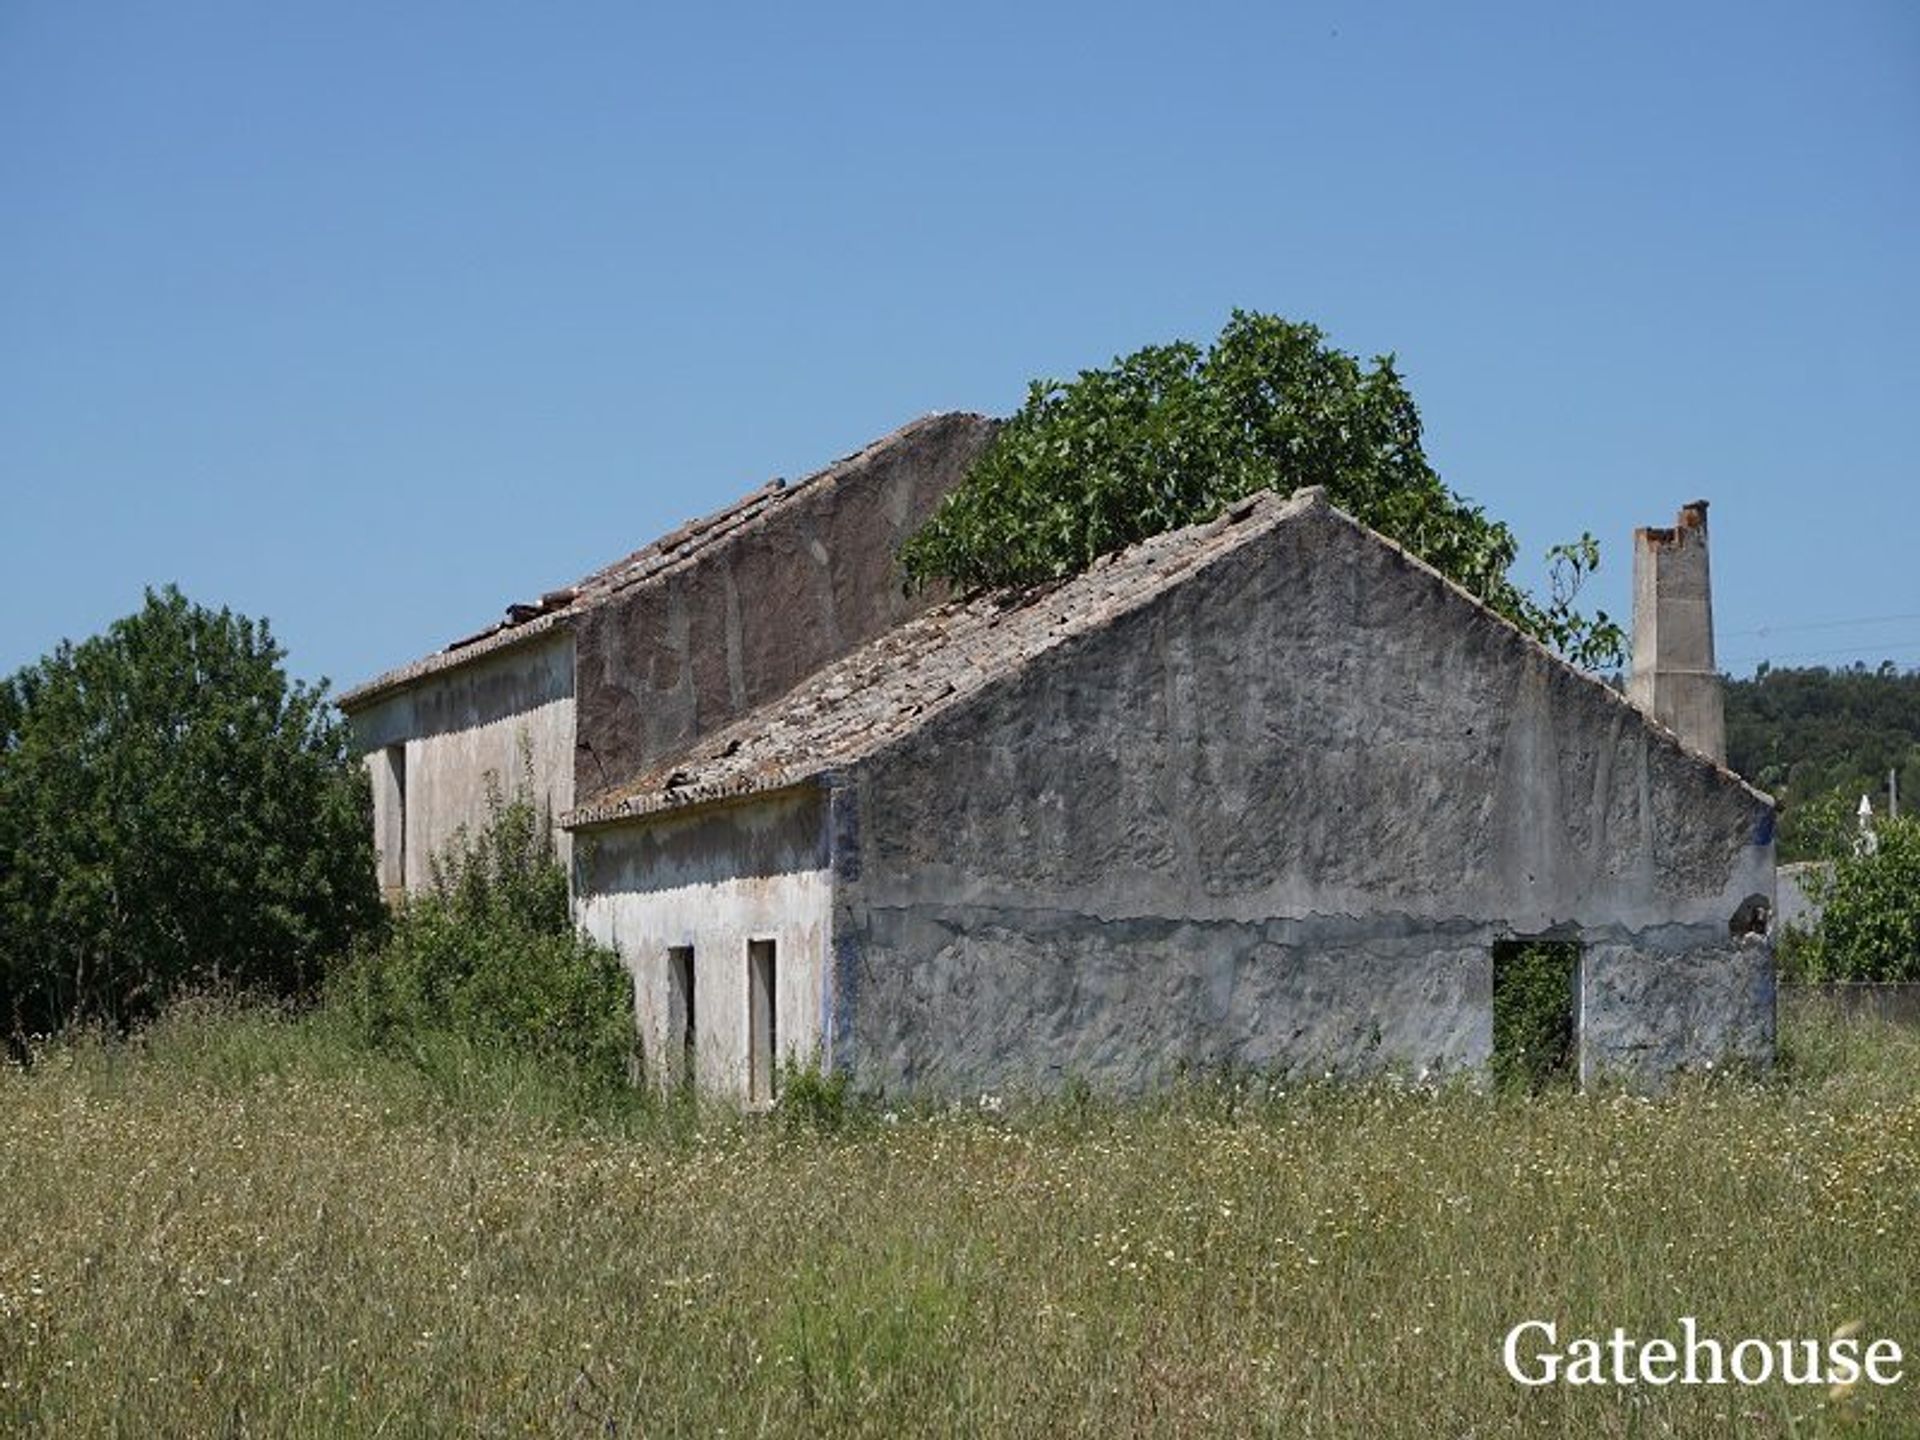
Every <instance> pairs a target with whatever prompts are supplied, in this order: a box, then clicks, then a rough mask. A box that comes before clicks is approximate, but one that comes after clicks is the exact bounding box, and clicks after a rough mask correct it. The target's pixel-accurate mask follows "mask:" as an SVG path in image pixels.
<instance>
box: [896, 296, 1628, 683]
mask: <svg viewBox="0 0 1920 1440" xmlns="http://www.w3.org/2000/svg"><path fill="white" fill-rule="evenodd" d="M1306 485H1324V486H1325V487H1326V488H1327V492H1328V495H1329V497H1330V498H1331V499H1332V500H1333V502H1334V503H1335V504H1336V505H1339V506H1340V507H1341V508H1343V509H1345V510H1347V511H1348V512H1349V513H1351V514H1352V515H1354V516H1355V517H1356V518H1357V519H1359V520H1361V521H1363V522H1364V523H1366V524H1368V525H1370V526H1372V527H1373V528H1374V529H1376V530H1378V531H1380V532H1381V533H1382V534H1384V535H1387V536H1389V537H1391V538H1392V539H1395V540H1397V541H1399V542H1400V543H1401V544H1403V545H1405V546H1406V547H1407V548H1408V549H1409V550H1411V551H1412V552H1413V553H1414V554H1416V555H1418V556H1420V557H1421V558H1422V559H1424V560H1426V561H1427V562H1428V563H1429V564H1431V565H1433V566H1434V567H1435V568H1436V569H1438V570H1439V571H1441V572H1442V573H1443V574H1445V575H1447V576H1448V577H1450V578H1451V579H1453V580H1454V581H1455V582H1457V583H1458V584H1460V585H1461V586H1462V587H1464V588H1465V589H1466V590H1468V591H1469V592H1470V593H1472V594H1473V595H1475V596H1477V597H1478V598H1479V599H1481V600H1483V601H1484V602H1486V603H1487V604H1488V605H1490V606H1492V607H1493V608H1494V609H1495V610H1497V611H1499V612H1500V613H1501V614H1503V615H1505V616H1507V618H1509V619H1510V620H1513V621H1514V622H1515V623H1516V624H1518V625H1520V626H1521V627H1522V628H1524V629H1526V630H1528V631H1530V632H1531V633H1533V634H1535V635H1537V636H1539V637H1540V638H1541V639H1543V640H1545V641H1547V642H1548V643H1550V644H1553V645H1555V646H1557V647H1559V648H1560V649H1561V650H1562V651H1563V652H1565V653H1566V654H1567V655H1568V656H1569V658H1571V659H1573V660H1575V661H1576V662H1577V663H1580V664H1585V665H1593V666H1600V665H1611V664H1617V663H1619V660H1620V657H1621V652H1622V649H1623V636H1622V634H1621V631H1620V629H1619V627H1618V626H1617V625H1615V624H1613V623H1612V622H1611V621H1610V620H1608V618H1607V617H1606V615H1604V614H1599V615H1596V616H1593V617H1591V618H1589V617H1587V616H1584V615H1582V614H1580V613H1579V612H1578V611H1576V610H1575V609H1574V608H1573V605H1572V601H1573V597H1574V595H1575V593H1576V592H1577V591H1578V589H1579V586H1580V582H1581V580H1582V579H1583V578H1584V577H1585V576H1586V575H1587V574H1588V573H1589V572H1590V571H1591V570H1592V569H1593V568H1594V567H1595V566H1596V565H1597V564H1598V563H1599V547H1598V546H1597V545H1596V544H1595V543H1594V540H1593V538H1592V536H1590V535H1583V536H1582V537H1581V538H1580V539H1579V540H1578V541H1576V542H1574V543H1573V544H1570V545H1562V546H1557V547H1555V549H1554V550H1553V551H1551V552H1550V556H1549V558H1550V560H1551V562H1552V570H1553V577H1554V583H1553V594H1552V595H1551V597H1550V598H1549V599H1548V600H1547V601H1545V602H1544V603H1543V602H1541V601H1538V600H1536V599H1535V598H1533V597H1532V596H1530V595H1528V594H1527V593H1526V592H1525V591H1524V590H1522V589H1521V588H1520V587H1519V586H1518V585H1516V584H1515V583H1514V582H1513V580H1512V578H1511V576H1510V573H1509V572H1510V570H1511V568H1512V565H1513V562H1514V558H1515V555H1516V553H1517V549H1518V547H1517V544H1516V542H1515V540H1514V537H1513V532H1512V531H1511V530H1509V529H1508V528H1507V527H1506V526H1505V525H1503V524H1501V523H1500V522H1499V521H1497V520H1491V519H1489V518H1488V517H1487V515H1486V513H1485V512H1484V511H1483V510H1481V509H1480V507H1478V506H1476V505H1474V504H1472V503H1470V502H1469V501H1467V500H1465V499H1463V498H1462V497H1461V496H1459V495H1457V494H1455V493H1454V492H1453V491H1452V490H1450V489H1448V488H1447V487H1446V486H1445V485H1444V484H1443V483H1441V480H1440V477H1439V476H1438V475H1437V474H1436V473H1435V472H1434V470H1433V467H1432V466H1431V465H1429V464H1428V463H1427V457H1426V453H1425V451H1424V450H1423V449H1422V447H1421V429H1420V413H1419V410H1418V409H1417V407H1416V406H1415V405H1414V403H1413V397H1412V396H1411V395H1410V394H1409V393H1408V391H1407V388H1406V386H1405V384H1404V383H1403V382H1402V381H1401V378H1400V375H1399V373H1398V372H1397V371H1396V370H1395V369H1394V363H1393V358H1392V357H1391V356H1381V357H1378V358H1376V359H1375V360H1374V362H1373V364H1372V366H1371V367H1367V366H1363V365H1362V364H1361V363H1360V362H1359V361H1358V360H1357V359H1355V358H1354V357H1353V356H1352V355H1349V354H1346V353H1345V352H1343V351H1341V350H1337V349H1335V348H1333V347H1332V346H1330V345H1328V344H1327V343H1326V340H1325V337H1324V336H1323V335H1322V333H1321V332H1320V331H1319V330H1318V329H1316V328H1315V327H1314V326H1312V325H1303V324H1295V323H1293V322H1290V321H1287V320H1283V319H1280V318H1279V317H1277V316H1273V315H1260V314H1252V313H1248V312H1245V311H1235V312H1234V314H1233V317H1232V319H1231V320H1229V321H1228V323H1227V325H1226V327H1225V328H1224V329H1223V330H1222V331H1221V332H1220V335H1219V338H1218V339H1216V340H1215V341H1214V343H1213V345H1212V346H1211V347H1210V348H1209V349H1207V350H1204V351H1203V350H1201V349H1200V348H1199V347H1198V346H1196V345H1193V344H1189V343H1187V342H1184V341H1182V342H1178V343H1175V344H1171V345H1155V346H1149V347H1147V348H1146V349H1144V350H1139V351H1136V352H1135V353H1134V354H1132V355H1128V356H1124V357H1122V358H1120V359H1117V360H1116V361H1115V362H1114V363H1113V364H1112V365H1111V366H1110V367H1108V368H1107V369H1104V370H1088V371H1085V372H1083V373H1082V374H1081V375H1080V376H1079V378H1078V379H1076V380H1072V381H1065V382H1063V381H1057V380H1036V381H1035V382H1033V384H1032V386H1031V387H1030V389H1029V392H1028V396H1027V402H1026V404H1025V405H1024V406H1022V407H1021V409H1020V412H1019V413H1018V414H1016V415H1015V416H1014V417H1013V418H1012V419H1010V420H1009V421H1008V422H1007V423H1006V424H1005V425H1004V426H1003V427H1002V428H1001V430H1000V433H999V435H998V436H997V437H996V439H995V441H994V443H993V445H992V446H991V447H990V448H989V450H988V451H987V453H986V454H985V455H983V456H982V457H981V458H980V460H979V461H978V462H977V463H976V464H975V465H974V467H973V469H972V471H971V472H970V473H969V474H968V476H967V478H966V480H965V482H964V483H962V484H961V485H960V486H959V487H958V488H956V489H955V490H954V491H953V492H952V493H951V494H950V495H949V496H948V497H947V498H946V500H945V501H944V502H943V503H942V504H941V506H940V508H939V509H938V510H937V511H936V512H935V513H934V515H933V516H932V518H931V519H930V520H929V521H928V522H927V524H926V525H924V526H923V527H922V528H921V529H920V531H919V532H918V533H917V534H915V535H914V536H913V537H912V539H911V540H909V541H908V543H907V545H906V547H905V549H904V551H903V552H902V556H901V558H902V562H903V564H904V566H905V569H906V573H907V578H908V581H909V583H911V584H915V585H922V584H925V583H926V582H928V581H931V580H935V579H944V580H946V581H948V582H950V583H952V584H954V585H955V586H957V587H958V588H960V589H961V590H963V591H967V590H974V589H979V588H982V587H988V586H995V587H997V586H1024V585H1032V584H1037V583H1041V582H1044V581H1048V580H1053V579H1057V578H1059V577H1061V576H1065V575H1070V574H1073V573H1075V572H1077V571H1079V570H1082V569H1084V568H1085V567H1086V566H1087V565H1089V564H1091V563H1092V562H1093V561H1094V560H1095V559H1097V558H1098V557H1099V556H1101V555H1104V554H1107V553H1109V552H1110V551H1113V550H1118V549H1120V548H1122V547H1124V546H1126V545H1130V544H1132V543H1134V542H1135V541H1137V540H1141V539H1144V538H1145V537H1147V536H1149V535H1153V534H1157V533H1159V532H1160V531H1163V530H1169V529H1172V528H1174V527H1176V526H1180V525H1188V524H1192V523H1194V522H1196V521H1199V520H1204V519H1207V518H1209V517H1210V516H1212V515H1214V514H1215V513H1217V512H1218V511H1219V509H1220V507H1221V506H1223V505H1225V504H1228V503H1230V502H1231V501H1233V500H1237V499H1239V498H1240V497H1242V496H1244V495H1247V494H1249V493H1251V492H1253V491H1256V490H1262V489H1273V490H1279V491H1283V492H1287V491H1292V490H1294V489H1296V488H1299V487H1301V486H1306Z"/></svg>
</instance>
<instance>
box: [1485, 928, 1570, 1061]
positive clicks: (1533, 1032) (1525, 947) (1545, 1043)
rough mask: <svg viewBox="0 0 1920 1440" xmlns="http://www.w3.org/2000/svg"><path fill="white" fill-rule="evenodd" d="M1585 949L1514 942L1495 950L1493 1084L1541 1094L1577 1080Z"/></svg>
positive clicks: (1547, 942) (1541, 942)
mask: <svg viewBox="0 0 1920 1440" xmlns="http://www.w3.org/2000/svg"><path fill="white" fill-rule="evenodd" d="M1579 964H1580V947H1579V945H1577V944H1573V943H1568V942H1560V941H1550V940H1534V941H1513V942H1508V943H1504V944H1500V945H1496V946H1494V949H1493V1079H1494V1083H1495V1084H1496V1085H1498V1086H1500V1087H1501V1088H1502V1089H1513V1090H1522V1091H1531V1092H1536V1093H1537V1092H1538V1091H1541V1090H1544V1089H1545V1088H1546V1087H1547V1086H1549V1085H1553V1084H1572V1083H1573V1080H1574V1073H1573V1070H1574V1060H1575V1054H1574V1038H1575V1036H1574V985H1575V983H1576V981H1577V978H1578V973H1579Z"/></svg>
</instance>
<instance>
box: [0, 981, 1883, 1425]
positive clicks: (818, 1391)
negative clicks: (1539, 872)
mask: <svg viewBox="0 0 1920 1440" xmlns="http://www.w3.org/2000/svg"><path fill="white" fill-rule="evenodd" d="M1789 1039H1790V1048H1789V1052H1788V1057H1787V1062H1786V1064H1785V1066H1784V1067H1783V1070H1782V1073H1781V1074H1780V1075H1779V1076H1777V1077H1775V1078H1774V1079H1771V1080H1768V1081H1764V1082H1759V1081H1752V1080H1745V1079H1738V1078H1727V1079H1721V1080H1713V1081H1696V1082H1691V1083H1688V1084H1687V1085H1685V1086H1683V1087H1681V1088H1680V1089H1679V1090H1678V1091H1676V1092H1675V1093H1674V1094H1672V1095H1670V1096H1668V1097H1666V1098H1664V1099H1661V1100H1658V1101H1654V1102H1648V1101H1644V1100H1638V1099H1633V1098H1628V1097H1625V1096H1619V1095H1613V1096H1596V1095H1586V1096H1581V1095H1569V1094H1549V1095H1546V1096H1543V1097H1540V1098H1538V1099H1533V1100H1528V1099H1522V1098H1515V1097H1500V1096H1487V1095H1479V1094H1474V1093H1469V1092H1466V1091H1448V1092H1445V1093H1441V1094H1437V1095H1435V1094H1428V1093H1422V1092H1396V1091H1393V1090H1390V1089H1373V1090H1335V1089H1307V1090H1302V1091H1295V1092H1293V1093H1286V1094H1277V1095H1255V1094H1251V1093H1249V1091H1248V1090H1247V1089H1246V1088H1245V1087H1234V1086H1230V1085H1217V1086H1203V1087H1196V1088H1194V1089H1192V1090H1190V1091H1187V1092H1184V1093H1182V1094H1180V1095H1178V1096H1174V1097H1170V1098H1168V1099H1166V1100H1164V1101H1162V1102H1158V1103H1155V1104H1151V1105H1146V1106H1135V1107H1127V1108H1122V1107H1113V1106H1108V1105H1103V1104H1100V1103H1097V1102H1092V1101H1088V1100H1085V1099H1081V1100H1077V1101H1062V1102H1056V1103H1054V1104H1052V1105H1048V1106H1043V1107H1038V1108H1032V1109H1025V1110H1022V1109H1020V1108H1019V1107H1013V1108H1010V1109H1009V1110H1008V1111H1006V1112H1004V1113H1000V1114H992V1113H983V1112H982V1111H980V1110H979V1109H978V1108H975V1109H973V1110H971V1111H969V1112H968V1113H964V1114H917V1115H908V1116H903V1117H899V1118H897V1119H896V1120H894V1121H893V1123H888V1121H887V1119H886V1118H885V1117H881V1116H864V1117H857V1118H856V1119H855V1120H854V1121H853V1122H851V1123H849V1124H848V1125H846V1126H844V1127H842V1128H840V1129H838V1130H834V1131H830V1132H827V1133H820V1132H816V1131H813V1130H807V1129H799V1130H796V1129H793V1128H790V1127H785V1126H782V1125H780V1124H779V1123H777V1122H768V1121H759V1122H748V1121H742V1120H740V1119H738V1118H737V1117H732V1116H729V1115H726V1114H723V1113H705V1114H703V1113H700V1112H698V1111H694V1110H691V1109H687V1108H677V1109H673V1108H670V1109H664V1110H663V1109H657V1108H654V1107H652V1106H649V1105H646V1104H641V1103H634V1102H628V1103H619V1102H609V1101H606V1100H605V1099H604V1097H600V1098H596V1097H593V1096H583V1095H580V1094H575V1093H572V1092H568V1091H566V1090H565V1089H563V1088H556V1087H554V1086H552V1085H551V1084H549V1083H548V1082H547V1081H546V1080H545V1078H544V1077H543V1076H542V1075H541V1074H540V1072H539V1071H537V1070H536V1069H533V1068H531V1067H528V1066H524V1065H516V1064H513V1063H510V1062H503V1061H501V1060H499V1059H497V1058H496V1057H492V1056H489V1055H487V1054H485V1053H483V1052H480V1051H474V1050H469V1049H463V1048H461V1047H458V1046H451V1045H437V1046H427V1047H423V1049H422V1050H421V1052H420V1053H419V1054H418V1055H416V1056H414V1057H413V1058H412V1059H411V1060H408V1059H404V1058H395V1057H391V1056H388V1057H372V1056H369V1055H367V1054H366V1053H365V1052H363V1051H361V1050H359V1049H356V1048H355V1047H354V1046H352V1045H351V1044H349V1043H347V1041H346V1040H345V1038H344V1037H343V1035H342V1034H341V1033H340V1032H339V1030H338V1029H337V1028H335V1027H333V1026H331V1025H330V1023H329V1022H328V1020H327V1018H326V1017H325V1016H324V1015H323V1016H320V1017H314V1018H308V1019H305V1020H291V1019H278V1018H274V1017H272V1016H269V1015H265V1014H260V1013H243V1014H233V1013H219V1012H209V1011H205V1010H202V1011H197V1012H184V1013H179V1014H176V1015H174V1016H172V1017H170V1018H169V1019H168V1020H166V1021H165V1022H163V1023H162V1024H160V1025H159V1026H157V1027H156V1028H155V1029H153V1030H152V1031H149V1032H147V1033H146V1034H145V1035H144V1036H142V1037H140V1038H138V1039H137V1040H135V1041H132V1042H112V1043H109V1042H101V1041H82V1042H76V1043H72V1044H68V1045H63V1046H60V1047H56V1048H54V1049H51V1050H49V1051H47V1052H46V1053H44V1054H43V1055H42V1056H41V1057H40V1060H39V1062H38V1063H37V1064H36V1065H35V1066H34V1067H33V1069H32V1070H31V1071H29V1072H24V1073H23V1072H20V1071H18V1070H8V1071H6V1072H5V1073H4V1074H0V1173H3V1174H4V1185H0V1387H4V1388H0V1430H5V1431H7V1432H8V1433H21V1434H49V1435H51V1434H59V1435H73V1434H102V1435H119V1434H125V1435H139V1436H151V1435H221V1434H231V1435H242V1434H295V1435H339V1434H349V1435H352V1434H375V1433H379V1434H388V1435H421V1434H446V1433H456V1434H458V1433H470V1434H478V1435H495V1434H500V1435H505V1434H524V1433H535V1434H553V1433H558V1434H580V1435H587V1434H592V1435H628V1434H641V1433H645V1434H650V1435H652V1434H699V1435H711V1434H719V1433H725V1434H728V1435H742V1434H754V1435H757V1434H788V1433H800V1432H807V1433H815V1434H831V1435H840V1434H872V1435H887V1436H892V1435H898V1434H903V1433H904V1434H922V1433H937V1434H947V1433H971V1434H991V1435H1000V1434H1011V1435H1060V1434H1101V1435H1107V1436H1113V1435H1123V1434H1129V1435H1130V1434H1204V1433H1219V1434H1243V1433H1255V1434H1260V1433H1264V1434H1272V1435H1287V1436H1296V1435H1298V1436H1316V1435H1341V1436H1347V1435H1364V1436H1383V1437H1392V1436H1421V1437H1429V1436H1469V1435H1471V1436H1491V1435H1505V1434H1543V1435H1561V1434H1578V1435H1621V1436H1628V1435H1635V1436H1638V1435H1666V1434H1684V1435H1695V1434H1702V1435H1704V1434H1720V1433H1725V1432H1726V1431H1728V1430H1729V1429H1732V1430H1736V1431H1744V1432H1746V1433H1756V1434H1790V1433H1802V1434H1824V1433H1829V1432H1844V1433H1864V1434H1888V1435H1893V1434H1916V1433H1920V1400H1917V1399H1916V1396H1920V1365H1916V1367H1915V1373H1914V1375H1913V1376H1912V1377H1911V1378H1910V1379H1908V1380H1907V1382H1906V1383H1905V1384H1903V1385H1901V1386H1898V1387H1895V1388H1893V1389H1891V1390H1880V1391H1875V1390H1868V1389H1865V1388H1863V1389H1861V1390H1859V1391H1856V1392H1855V1393H1854V1394H1853V1395H1852V1396H1851V1397H1848V1398H1846V1399H1844V1400H1840V1401H1832V1400H1830V1399H1829V1398H1828V1396H1827V1395H1826V1393H1825V1392H1824V1391H1818V1390H1815V1391H1808V1390H1787V1389H1785V1388H1782V1387H1779V1386H1771V1387H1766V1388H1762V1389H1756V1390H1740V1389H1731V1388H1728V1389H1709V1388H1704V1387H1703V1388H1699V1389H1692V1390H1683V1389H1679V1388H1671V1389H1665V1390H1658V1391H1653V1390H1646V1389H1635V1390H1614V1389H1609V1390H1603V1391H1597V1392H1596V1391H1577V1390H1568V1389H1564V1388H1554V1389H1549V1390H1538V1391H1529V1390H1522V1389H1520V1388H1519V1387H1517V1386H1515V1385H1514V1384H1513V1383H1512V1382H1511V1381H1509V1380H1508V1379H1507V1378H1506V1376H1505V1375H1504V1373H1503V1371H1502V1370H1501V1367H1500V1361H1499V1344H1500V1340H1501V1337H1502V1336H1503V1334H1504V1333H1505V1332H1506V1330H1507V1329H1508V1327H1509V1326H1511V1325H1512V1324H1514V1323H1515V1322H1516V1321H1519V1320H1521V1319H1525V1318H1529V1317H1539V1318H1546V1319H1553V1320H1556V1321H1557V1322H1559V1324H1560V1326H1561V1327H1562V1330H1563V1333H1593V1332H1601V1333H1604V1332H1605V1331H1607V1330H1609V1329H1610V1328H1611V1327H1612V1326H1614V1325H1624V1326H1626V1327H1627V1328H1628V1329H1629V1330H1630V1331H1634V1332H1638V1333H1640V1334H1643V1335H1657V1334H1671V1333H1672V1331H1673V1328H1674V1326H1675V1323H1676V1321H1677V1319H1678V1317H1679V1316H1681V1315H1694V1316H1697V1317H1699V1320H1700V1322H1701V1325H1702V1327H1703V1329H1704V1330H1706V1331H1707V1332H1709V1333H1717V1334H1723V1335H1730V1336H1744V1335H1758V1336H1781V1337H1787V1336H1825V1335H1827V1334H1828V1333H1829V1332H1831V1331H1832V1330H1833V1329H1834V1328H1835V1327H1836V1326H1838V1325H1840V1324H1842V1323H1843V1322H1846V1321H1851V1320H1856V1319H1858V1320H1862V1321H1864V1322H1865V1326H1866V1329H1867V1331H1868V1332H1869V1333H1870V1334H1886V1335H1891V1336H1892V1337H1893V1338H1895V1339H1897V1340H1899V1341H1900V1342H1901V1343H1902V1345H1903V1346H1904V1347H1905V1348H1906V1349H1907V1350H1908V1351H1909V1352H1913V1351H1915V1350H1920V1313H1917V1312H1916V1307H1915V1290H1914V1278H1915V1276H1916V1275H1917V1274H1920V1239H1917V1238H1916V1222H1917V1221H1920V1081H1917V1080H1916V1077H1920V1037H1916V1036H1914V1035H1912V1034H1902V1033H1897V1032H1893V1031H1890V1030H1887V1029H1885V1028H1882V1027H1874V1026H1871V1025H1856V1026H1851V1027H1849V1026H1842V1025H1839V1024H1837V1023H1835V1022H1832V1021H1828V1020H1821V1019H1818V1018H1817V1017H1816V1019H1814V1020H1813V1021H1810V1022H1807V1023H1805V1024H1804V1025H1803V1026H1802V1027H1801V1028H1800V1029H1799V1030H1798V1031H1797V1032H1796V1033H1795V1034H1794V1035H1792V1036H1790V1037H1789Z"/></svg>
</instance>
